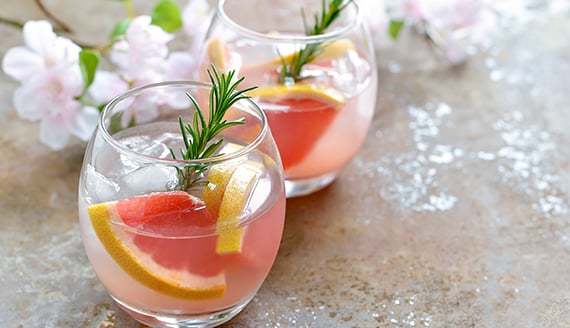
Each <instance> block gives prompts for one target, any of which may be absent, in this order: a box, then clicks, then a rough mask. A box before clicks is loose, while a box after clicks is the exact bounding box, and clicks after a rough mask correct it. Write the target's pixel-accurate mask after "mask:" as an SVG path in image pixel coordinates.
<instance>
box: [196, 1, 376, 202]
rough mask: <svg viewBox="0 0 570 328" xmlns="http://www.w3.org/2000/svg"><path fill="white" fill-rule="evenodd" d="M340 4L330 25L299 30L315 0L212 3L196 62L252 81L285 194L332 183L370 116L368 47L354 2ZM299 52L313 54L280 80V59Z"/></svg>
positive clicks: (372, 85)
mask: <svg viewBox="0 0 570 328" xmlns="http://www.w3.org/2000/svg"><path fill="white" fill-rule="evenodd" d="M331 1H333V0H327V1H325V3H326V4H329V3H330V2H331ZM337 2H338V1H337ZM342 3H343V5H344V6H345V7H344V8H343V10H342V11H341V13H340V15H338V17H337V18H336V19H335V20H334V22H333V23H332V24H331V25H330V26H328V27H327V28H326V29H325V30H324V31H322V33H320V34H316V35H307V34H310V33H307V28H308V29H310V28H311V26H312V25H313V24H314V23H315V22H313V18H314V16H315V15H317V16H318V17H320V15H321V13H322V9H323V1H322V0H302V1H285V0H277V1H276V0H220V1H219V2H218V7H217V10H216V14H215V16H214V18H213V20H212V23H211V25H210V28H209V31H208V34H207V36H206V42H205V46H204V51H203V57H202V58H203V59H202V63H203V67H208V66H209V65H210V64H212V63H214V64H216V65H217V66H218V67H222V68H225V69H235V70H239V72H240V74H241V75H243V76H246V77H247V79H246V83H245V84H244V87H247V86H248V85H258V86H259V88H258V89H256V90H254V91H253V92H251V93H250V95H251V96H252V97H254V99H255V100H256V102H257V103H258V104H259V105H260V107H261V108H262V109H263V110H264V111H265V114H266V116H267V118H268V121H269V126H270V128H271V131H272V133H273V136H274V138H275V141H276V143H277V146H278V149H279V152H280V155H281V159H282V162H283V168H284V172H285V186H286V190H287V197H294V196H301V195H306V194H310V193H313V192H315V191H317V190H319V189H321V188H323V187H325V186H327V185H328V184H330V183H331V182H333V181H334V180H335V179H336V177H337V176H338V174H339V172H340V171H341V170H342V169H343V167H345V166H346V165H347V164H348V163H349V162H350V161H351V159H352V158H353V157H354V156H355V154H356V153H357V152H358V150H359V149H360V147H361V145H362V144H363V142H364V139H365V137H366V135H367V133H368V129H369V127H370V122H371V120H372V116H373V114H374V108H375V104H376V94H377V66H376V61H375V56H374V48H373V44H372V42H371V39H370V35H369V32H368V30H367V28H366V26H365V24H363V22H362V19H361V17H360V15H359V13H358V7H357V5H356V3H354V2H351V1H346V0H345V1H342ZM326 4H325V5H326ZM303 17H305V19H303ZM305 24H307V27H306V26H305ZM307 49H309V50H311V49H312V50H314V51H313V52H312V54H311V56H310V57H309V60H307V61H306V63H305V64H304V65H303V66H302V67H301V69H300V70H299V72H298V75H296V77H293V78H292V77H285V78H284V77H283V76H282V75H283V72H284V71H286V69H285V68H284V64H290V63H291V62H294V61H295V60H296V59H297V60H298V59H299V54H300V53H303V52H304V53H305V54H307ZM309 52H310V51H309ZM296 56H297V58H295V57H296ZM301 56H304V55H301Z"/></svg>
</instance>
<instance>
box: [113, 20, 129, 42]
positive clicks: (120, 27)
mask: <svg viewBox="0 0 570 328" xmlns="http://www.w3.org/2000/svg"><path fill="white" fill-rule="evenodd" d="M130 24H131V20H130V19H128V18H127V19H123V20H122V21H120V22H118V23H117V24H115V27H113V31H111V36H110V38H111V40H115V39H117V38H119V37H121V36H123V35H125V33H127V29H128V28H129V25H130Z"/></svg>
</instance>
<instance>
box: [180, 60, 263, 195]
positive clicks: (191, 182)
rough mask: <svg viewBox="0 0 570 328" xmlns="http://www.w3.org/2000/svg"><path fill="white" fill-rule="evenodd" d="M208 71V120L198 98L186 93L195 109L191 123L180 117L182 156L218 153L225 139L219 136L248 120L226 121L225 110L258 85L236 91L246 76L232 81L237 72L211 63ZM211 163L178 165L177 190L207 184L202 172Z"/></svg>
mask: <svg viewBox="0 0 570 328" xmlns="http://www.w3.org/2000/svg"><path fill="white" fill-rule="evenodd" d="M207 72H208V76H209V78H210V82H211V84H212V87H211V89H210V95H209V99H210V104H209V110H208V113H209V117H208V120H206V118H205V117H204V113H203V112H202V108H201V107H200V105H199V104H198V101H197V100H196V99H195V98H194V97H193V96H192V95H191V94H189V93H187V96H188V98H189V99H190V101H191V102H192V104H193V106H194V108H195V112H194V115H193V117H192V122H191V123H190V124H184V122H183V120H182V117H181V116H180V117H179V118H178V122H179V125H180V132H181V134H182V139H183V142H184V148H185V149H180V155H181V156H182V159H183V160H193V159H204V158H209V157H212V156H216V155H215V154H216V152H217V151H218V150H219V148H220V147H221V145H222V143H223V141H224V139H223V138H217V136H218V135H219V134H220V133H221V132H222V131H223V130H225V129H227V128H229V127H232V126H236V125H240V124H244V123H245V120H244V119H243V118H240V119H237V120H233V121H227V120H224V117H225V115H226V112H227V111H228V109H230V107H231V106H233V105H234V104H235V103H236V102H237V101H239V100H241V99H246V98H249V97H248V96H247V95H246V92H248V91H250V90H253V89H255V88H256V87H250V88H246V89H243V90H239V91H236V90H237V88H238V86H239V84H240V83H241V82H242V81H243V79H244V78H243V77H242V78H240V79H238V80H237V81H236V82H232V81H233V78H234V75H235V71H230V72H228V73H227V74H224V73H222V74H220V73H219V72H218V71H217V69H216V67H215V66H214V65H212V67H211V70H208V71H207ZM216 138H217V139H216ZM170 155H171V156H172V158H173V159H177V157H176V154H175V152H174V150H172V149H170ZM209 165H210V164H209V163H192V164H188V165H187V166H185V167H184V168H183V169H180V168H177V169H176V170H177V173H178V180H179V184H178V189H180V190H185V191H188V190H189V189H191V188H192V187H195V186H198V185H203V184H204V183H205V181H204V177H203V175H204V173H205V172H206V171H207V169H208V166H209Z"/></svg>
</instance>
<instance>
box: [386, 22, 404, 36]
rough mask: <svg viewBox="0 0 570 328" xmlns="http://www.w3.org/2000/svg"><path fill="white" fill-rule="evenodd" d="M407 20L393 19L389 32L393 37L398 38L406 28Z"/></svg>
mask: <svg viewBox="0 0 570 328" xmlns="http://www.w3.org/2000/svg"><path fill="white" fill-rule="evenodd" d="M404 24H405V22H404V21H403V20H391V21H390V26H389V27H388V34H390V36H391V37H392V39H394V40H396V39H397V38H398V36H399V35H400V32H401V31H402V28H404Z"/></svg>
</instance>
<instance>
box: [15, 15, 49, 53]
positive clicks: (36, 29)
mask: <svg viewBox="0 0 570 328" xmlns="http://www.w3.org/2000/svg"><path fill="white" fill-rule="evenodd" d="M23 33H24V42H25V43H26V45H27V46H28V47H29V48H30V49H31V50H32V51H34V52H35V53H37V54H39V55H44V54H46V53H48V52H49V48H50V47H51V46H52V45H53V43H54V42H55V40H56V38H57V35H56V34H55V33H54V32H53V28H52V26H51V24H50V23H49V22H48V21H45V20H41V21H29V22H27V23H26V24H25V25H24V28H23Z"/></svg>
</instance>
